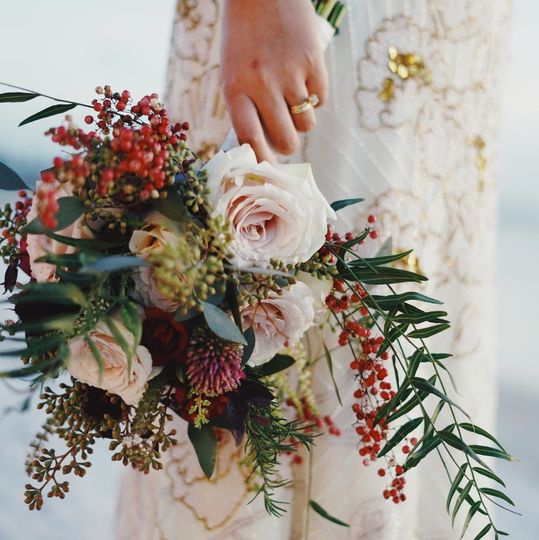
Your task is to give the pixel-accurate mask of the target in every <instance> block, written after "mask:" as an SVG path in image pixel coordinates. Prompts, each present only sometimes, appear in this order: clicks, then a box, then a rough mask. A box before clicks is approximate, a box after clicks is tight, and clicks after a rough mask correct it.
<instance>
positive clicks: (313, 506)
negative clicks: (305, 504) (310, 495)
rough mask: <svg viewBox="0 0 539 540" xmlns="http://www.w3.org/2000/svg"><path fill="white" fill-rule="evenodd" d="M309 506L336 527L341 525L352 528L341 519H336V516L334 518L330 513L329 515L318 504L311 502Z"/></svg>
mask: <svg viewBox="0 0 539 540" xmlns="http://www.w3.org/2000/svg"><path fill="white" fill-rule="evenodd" d="M309 506H310V507H311V508H312V509H313V510H314V511H315V512H316V513H317V514H318V515H320V516H322V517H323V518H324V519H327V520H328V521H331V522H332V523H335V524H336V525H341V527H350V525H348V523H346V522H344V521H341V520H340V519H338V518H336V517H335V516H332V515H331V514H330V513H328V512H327V511H326V510H324V508H322V507H321V506H320V505H319V504H318V503H317V502H315V501H313V500H310V501H309Z"/></svg>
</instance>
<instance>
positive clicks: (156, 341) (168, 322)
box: [141, 308, 189, 366]
mask: <svg viewBox="0 0 539 540" xmlns="http://www.w3.org/2000/svg"><path fill="white" fill-rule="evenodd" d="M145 317H146V318H145V319H144V322H143V325H142V340H141V344H142V345H144V346H145V347H146V348H147V349H148V350H149V351H150V354H151V355H152V360H153V364H154V366H164V365H166V364H168V363H169V362H176V363H184V362H185V355H184V351H185V349H186V347H187V342H188V339H189V335H188V333H187V329H186V328H185V326H184V325H183V324H182V323H181V322H178V321H175V320H174V318H173V314H172V313H167V312H165V311H162V310H160V309H156V308H148V309H146V311H145Z"/></svg>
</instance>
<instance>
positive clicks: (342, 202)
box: [330, 198, 364, 212]
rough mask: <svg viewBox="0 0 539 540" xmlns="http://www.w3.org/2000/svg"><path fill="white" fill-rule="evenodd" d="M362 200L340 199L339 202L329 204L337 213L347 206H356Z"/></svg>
mask: <svg viewBox="0 0 539 540" xmlns="http://www.w3.org/2000/svg"><path fill="white" fill-rule="evenodd" d="M363 200H364V199H360V198H355V199H342V200H340V201H334V202H332V203H331V205H330V206H331V208H333V210H334V211H335V212H338V211H339V210H342V209H343V208H346V207H347V206H351V205H353V204H358V203H360V202H363Z"/></svg>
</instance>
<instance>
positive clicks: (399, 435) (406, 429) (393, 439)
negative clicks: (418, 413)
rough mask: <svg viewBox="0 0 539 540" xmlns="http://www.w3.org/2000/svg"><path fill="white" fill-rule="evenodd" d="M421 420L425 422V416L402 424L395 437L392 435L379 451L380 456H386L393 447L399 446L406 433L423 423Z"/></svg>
mask: <svg viewBox="0 0 539 540" xmlns="http://www.w3.org/2000/svg"><path fill="white" fill-rule="evenodd" d="M421 422H423V418H414V419H413V420H409V421H408V422H406V424H404V425H403V426H401V427H400V428H399V429H398V430H397V431H396V432H395V434H394V435H393V437H391V439H389V441H387V443H386V444H385V445H384V447H383V448H382V449H381V450H380V452H378V457H379V458H380V457H382V456H385V455H386V454H387V453H388V452H389V451H390V450H391V449H392V448H394V447H395V446H397V444H399V443H400V442H401V441H402V440H403V439H404V437H406V435H408V434H409V433H411V432H412V431H414V429H416V428H417V427H418V426H419V424H421Z"/></svg>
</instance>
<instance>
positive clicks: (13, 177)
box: [0, 161, 29, 191]
mask: <svg viewBox="0 0 539 540" xmlns="http://www.w3.org/2000/svg"><path fill="white" fill-rule="evenodd" d="M0 189H5V190H8V191H12V190H15V191H16V190H19V189H29V188H28V186H27V185H26V184H25V183H24V180H23V179H22V178H21V177H20V176H19V175H18V174H17V173H16V172H15V171H14V170H13V169H10V168H9V167H8V166H7V165H5V164H4V163H2V162H1V161H0Z"/></svg>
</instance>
